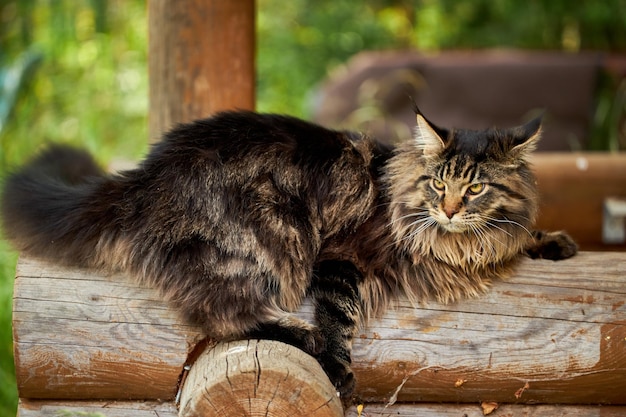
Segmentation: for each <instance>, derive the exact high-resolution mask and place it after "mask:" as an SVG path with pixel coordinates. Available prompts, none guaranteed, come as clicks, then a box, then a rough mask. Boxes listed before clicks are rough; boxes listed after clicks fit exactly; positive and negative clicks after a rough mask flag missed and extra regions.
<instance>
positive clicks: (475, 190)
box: [467, 182, 485, 195]
mask: <svg viewBox="0 0 626 417" xmlns="http://www.w3.org/2000/svg"><path fill="white" fill-rule="evenodd" d="M484 189H485V184H483V183H482V182H477V183H476V184H472V185H470V186H469V187H467V194H469V195H478V194H480V193H482V192H483V190H484Z"/></svg>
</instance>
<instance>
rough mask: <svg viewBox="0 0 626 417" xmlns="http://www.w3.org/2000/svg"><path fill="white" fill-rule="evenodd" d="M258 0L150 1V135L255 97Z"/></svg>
mask: <svg viewBox="0 0 626 417" xmlns="http://www.w3.org/2000/svg"><path fill="white" fill-rule="evenodd" d="M254 3H255V2H254V0H229V1H223V0H171V1H168V0H150V1H149V2H148V26H149V73H150V74H149V75H150V129H149V131H150V138H151V140H158V138H159V136H160V135H161V134H162V133H163V132H164V131H166V130H168V129H169V128H171V127H172V126H173V125H174V124H176V123H179V122H188V121H191V120H193V119H198V118H202V117H207V116H209V115H211V114H212V113H215V112H217V111H220V110H227V109H236V108H241V109H253V108H254V102H255V93H254V91H255V76H254V68H255V66H254V56H255V53H254V51H255V24H254V22H255V16H254V11H255V5H254Z"/></svg>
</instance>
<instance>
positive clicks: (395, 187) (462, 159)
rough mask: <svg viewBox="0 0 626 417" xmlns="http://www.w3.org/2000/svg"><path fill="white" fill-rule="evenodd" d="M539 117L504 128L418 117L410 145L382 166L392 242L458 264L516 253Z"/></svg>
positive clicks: (529, 212) (528, 222)
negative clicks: (447, 125)
mask: <svg viewBox="0 0 626 417" xmlns="http://www.w3.org/2000/svg"><path fill="white" fill-rule="evenodd" d="M540 132H541V118H537V119H534V120H532V121H530V122H528V123H527V124H525V125H523V126H519V127H515V128H509V129H496V128H493V129H487V130H482V131H476V130H466V129H451V130H448V129H444V128H441V127H438V126H436V125H435V124H433V123H431V122H430V121H428V120H427V119H426V118H425V117H424V116H423V115H422V114H421V113H419V112H418V113H417V127H416V129H415V136H414V138H413V140H412V141H409V143H406V144H405V145H403V146H401V147H399V149H398V151H397V153H396V155H395V156H394V157H393V158H392V159H391V161H390V162H389V164H388V167H387V175H386V181H387V186H388V190H389V193H390V199H391V204H390V214H391V228H392V231H393V233H394V237H395V239H396V242H397V244H398V245H399V246H400V247H402V248H403V249H404V250H406V251H409V252H410V253H415V254H422V255H425V254H428V255H434V256H435V257H437V258H438V259H440V260H442V261H444V262H447V263H451V264H455V265H460V266H463V267H469V268H473V267H482V266H485V265H488V264H491V263H495V262H500V261H502V260H506V259H509V258H511V257H513V256H515V255H516V254H517V253H519V252H521V251H522V249H523V248H524V247H525V246H526V243H527V242H528V239H529V238H530V232H529V230H530V228H531V227H532V225H533V223H534V220H535V216H536V214H537V189H536V184H535V178H534V176H533V174H532V172H531V170H530V168H529V166H528V163H527V157H528V155H529V153H530V152H531V151H532V150H533V149H534V148H535V144H536V142H537V140H538V139H539V136H540Z"/></svg>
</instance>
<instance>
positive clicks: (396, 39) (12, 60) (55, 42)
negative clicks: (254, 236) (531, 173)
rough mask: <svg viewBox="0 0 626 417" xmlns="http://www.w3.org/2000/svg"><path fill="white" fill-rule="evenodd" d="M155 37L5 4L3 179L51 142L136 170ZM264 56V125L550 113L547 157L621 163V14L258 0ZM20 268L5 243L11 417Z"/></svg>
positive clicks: (134, 23)
mask: <svg viewBox="0 0 626 417" xmlns="http://www.w3.org/2000/svg"><path fill="white" fill-rule="evenodd" d="M147 32H148V31H147V16H146V4H145V0H109V1H107V0H13V1H11V0H0V177H1V176H2V175H4V173H5V172H6V171H7V170H8V169H10V168H11V167H13V166H15V165H16V164H20V163H21V162H23V161H24V159H25V158H26V157H28V156H29V155H31V154H32V153H33V152H34V151H35V150H36V149H37V148H38V147H40V146H41V145H42V144H43V143H46V142H49V141H61V142H67V143H73V144H77V145H81V146H83V147H86V148H88V149H89V150H91V151H92V152H94V153H95V154H97V156H98V158H99V159H100V160H101V161H102V162H103V163H107V162H109V161H110V160H111V159H113V158H116V157H123V158H125V159H137V158H140V157H141V155H142V154H143V153H145V151H146V149H147V143H148V128H147V109H148V79H147V50H148V48H147ZM257 44H258V49H257V109H258V110H260V111H264V112H278V113H288V114H292V115H296V116H300V117H304V118H308V119H314V120H317V121H320V122H322V123H324V124H326V125H329V126H343V127H345V126H349V127H352V128H358V129H363V130H366V131H369V132H373V133H375V134H377V135H380V136H383V137H385V139H387V140H389V141H395V140H398V139H399V138H403V137H405V136H407V135H409V134H410V126H411V119H412V118H413V115H412V114H411V113H410V111H408V110H407V109H410V103H411V100H415V101H417V102H418V104H419V105H420V106H421V107H422V109H423V111H424V112H425V113H426V114H427V115H428V116H429V117H430V118H431V119H433V120H434V121H435V122H436V123H440V124H442V125H449V126H451V125H457V126H463V127H487V126H491V125H493V124H499V125H503V124H517V122H521V121H523V120H524V119H525V118H527V117H530V116H532V115H534V114H535V113H536V112H537V111H546V123H547V124H548V125H549V127H550V131H551V133H550V134H549V135H548V132H546V135H547V136H549V138H546V139H547V140H546V141H545V142H546V144H545V145H542V146H545V150H559V151H581V150H598V151H610V152H616V151H619V150H624V149H626V139H625V136H626V116H625V109H626V83H625V81H624V79H625V78H624V76H625V73H626V59H625V58H624V57H625V56H626V0H603V1H595V0H581V1H576V2H574V1H571V0H419V1H418V0H413V1H410V0H395V1H394V0H371V1H366V2H364V1H362V0H318V1H316V2H310V1H305V0H290V1H288V2H286V1H282V0H258V1H257ZM442 74H443V75H446V76H445V77H442ZM450 80H454V82H451V81H450ZM409 97H410V98H409ZM546 129H547V128H546ZM16 258H17V254H16V253H14V252H12V251H11V250H10V249H9V247H8V245H7V244H6V242H4V241H1V240H0V415H6V416H11V415H14V414H15V409H16V404H17V392H16V388H15V378H14V370H13V361H12V341H11V295H12V284H13V276H14V272H15V271H14V268H15V262H16Z"/></svg>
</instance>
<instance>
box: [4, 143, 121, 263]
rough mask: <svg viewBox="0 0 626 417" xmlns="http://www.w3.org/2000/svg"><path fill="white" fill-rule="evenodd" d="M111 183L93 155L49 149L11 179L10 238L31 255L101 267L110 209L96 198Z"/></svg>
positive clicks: (7, 191)
mask: <svg viewBox="0 0 626 417" xmlns="http://www.w3.org/2000/svg"><path fill="white" fill-rule="evenodd" d="M105 183H106V176H105V173H104V171H103V170H102V169H100V168H99V167H98V165H97V164H96V163H95V161H94V160H93V158H92V157H91V155H89V154H88V153H87V152H85V151H82V150H78V149H75V148H72V147H69V146H66V145H51V146H49V147H48V148H47V149H46V150H44V151H43V152H41V153H40V154H39V155H38V156H37V157H35V158H34V159H33V160H32V161H31V162H29V163H27V164H26V165H25V166H23V167H22V168H20V169H19V170H17V171H15V172H13V173H11V174H9V175H8V176H7V177H6V178H5V181H4V189H3V191H2V196H1V214H2V226H3V230H4V235H5V237H6V238H7V239H8V240H9V241H11V243H12V244H13V246H14V247H15V248H16V249H17V250H19V251H21V252H24V253H26V254H29V255H31V256H35V257H41V258H47V259H51V260H54V261H56V262H60V263H64V264H71V265H81V266H95V265H97V264H98V263H99V262H98V260H97V259H96V258H97V254H96V246H97V245H98V242H99V241H101V239H102V235H103V233H104V232H105V231H104V230H103V228H104V227H106V226H105V224H106V223H105V221H106V219H105V218H106V217H107V210H108V211H109V212H110V208H107V207H106V206H103V205H102V204H100V205H98V204H95V202H94V200H97V198H95V196H96V194H102V188H103V186H104V185H105ZM108 217H110V214H108Z"/></svg>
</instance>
